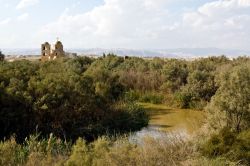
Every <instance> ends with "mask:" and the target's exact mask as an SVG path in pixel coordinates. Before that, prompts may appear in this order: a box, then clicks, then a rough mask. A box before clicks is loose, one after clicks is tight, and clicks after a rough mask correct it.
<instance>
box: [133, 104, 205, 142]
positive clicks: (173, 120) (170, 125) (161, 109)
mask: <svg viewBox="0 0 250 166" xmlns="http://www.w3.org/2000/svg"><path fill="white" fill-rule="evenodd" d="M141 105H142V106H143V107H144V108H145V109H146V110H147V111H148V112H149V115H150V121H149V125H148V126H147V127H145V128H143V129H142V130H141V131H138V132H136V133H134V134H132V136H131V139H133V140H141V139H142V138H143V137H146V136H150V137H153V138H162V137H173V136H174V137H175V136H176V135H178V136H181V137H184V138H188V137H189V136H191V135H192V134H193V133H194V132H195V131H197V130H198V129H199V128H200V127H201V126H202V124H203V122H204V118H205V113H204V112H202V111H196V110H191V109H174V108H170V107H167V106H165V105H163V104H148V103H141Z"/></svg>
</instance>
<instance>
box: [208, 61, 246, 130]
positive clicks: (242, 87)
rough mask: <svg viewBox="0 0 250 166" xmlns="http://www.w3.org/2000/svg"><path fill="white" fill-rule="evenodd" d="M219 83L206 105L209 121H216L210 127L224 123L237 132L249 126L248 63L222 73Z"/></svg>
mask: <svg viewBox="0 0 250 166" xmlns="http://www.w3.org/2000/svg"><path fill="white" fill-rule="evenodd" d="M219 84H220V88H219V89H218V91H217V93H216V94H215V96H214V97H213V98H212V101H211V103H210V104H209V106H208V107H207V110H208V111H209V112H210V113H211V115H210V116H211V119H213V121H212V122H211V123H214V122H216V123H214V124H213V125H212V127H220V126H218V124H220V125H221V127H223V125H224V126H225V125H226V126H227V127H230V128H232V129H233V130H235V131H237V132H239V131H241V130H242V129H244V128H249V125H250V63H246V64H241V65H239V66H236V67H234V68H233V69H231V70H229V71H226V72H225V73H223V74H222V75H221V77H220V79H219ZM218 112H220V113H218ZM211 119H210V120H211ZM220 122H221V123H220ZM224 122H225V123H224Z"/></svg>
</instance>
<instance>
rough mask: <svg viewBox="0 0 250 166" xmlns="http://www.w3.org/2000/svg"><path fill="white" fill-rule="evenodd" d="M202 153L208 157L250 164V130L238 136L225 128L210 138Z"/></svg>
mask: <svg viewBox="0 0 250 166" xmlns="http://www.w3.org/2000/svg"><path fill="white" fill-rule="evenodd" d="M202 152H203V154H204V155H206V156H208V157H213V158H214V157H218V156H224V157H227V158H230V159H231V160H234V161H241V162H242V163H245V164H250V130H247V131H243V132H241V133H239V134H238V133H236V132H232V131H231V130H230V129H228V128H224V129H222V130H221V131H220V132H219V133H218V134H215V135H212V136H211V138H209V140H208V141H207V142H206V143H205V144H204V145H203V146H202Z"/></svg>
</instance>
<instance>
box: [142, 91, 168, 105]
mask: <svg viewBox="0 0 250 166" xmlns="http://www.w3.org/2000/svg"><path fill="white" fill-rule="evenodd" d="M163 100H164V96H162V95H158V94H153V93H145V94H143V95H142V96H141V97H140V99H139V101H140V102H144V103H152V104H162V103H163Z"/></svg>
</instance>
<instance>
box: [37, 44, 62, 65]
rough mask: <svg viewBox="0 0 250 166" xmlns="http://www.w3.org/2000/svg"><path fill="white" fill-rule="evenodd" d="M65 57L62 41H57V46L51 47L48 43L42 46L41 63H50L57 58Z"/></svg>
mask: <svg viewBox="0 0 250 166" xmlns="http://www.w3.org/2000/svg"><path fill="white" fill-rule="evenodd" d="M64 56H65V52H64V50H63V44H62V42H60V41H57V42H56V44H55V45H54V46H53V47H51V45H50V44H49V43H48V42H45V43H44V44H42V47H41V61H50V60H55V59H57V58H61V57H64Z"/></svg>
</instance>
